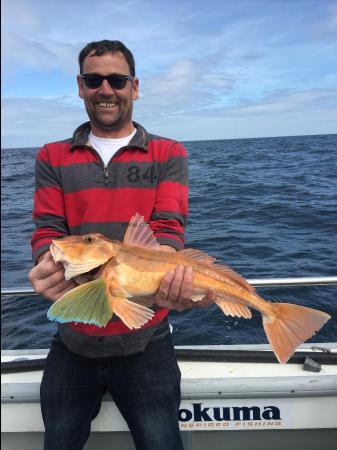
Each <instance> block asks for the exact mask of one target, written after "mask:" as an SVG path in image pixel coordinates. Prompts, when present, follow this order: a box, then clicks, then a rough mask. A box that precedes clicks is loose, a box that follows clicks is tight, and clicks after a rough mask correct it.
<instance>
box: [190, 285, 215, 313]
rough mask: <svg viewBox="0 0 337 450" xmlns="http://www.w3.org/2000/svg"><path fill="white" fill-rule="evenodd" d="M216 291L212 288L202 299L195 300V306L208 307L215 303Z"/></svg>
mask: <svg viewBox="0 0 337 450" xmlns="http://www.w3.org/2000/svg"><path fill="white" fill-rule="evenodd" d="M215 298H216V296H215V293H214V292H213V291H212V290H211V289H210V290H209V291H208V292H207V294H206V295H205V297H203V298H202V299H201V300H199V301H198V302H193V303H194V307H196V308H206V307H207V306H210V305H212V304H213V303H214V301H215Z"/></svg>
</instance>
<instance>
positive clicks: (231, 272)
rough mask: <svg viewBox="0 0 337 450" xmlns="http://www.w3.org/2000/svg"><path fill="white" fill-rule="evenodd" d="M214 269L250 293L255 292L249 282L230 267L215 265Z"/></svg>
mask: <svg viewBox="0 0 337 450" xmlns="http://www.w3.org/2000/svg"><path fill="white" fill-rule="evenodd" d="M213 267H214V268H215V269H217V270H220V271H221V272H222V273H223V274H224V275H226V276H228V277H229V278H231V279H232V280H233V281H234V282H235V283H238V284H239V285H240V286H241V287H242V288H244V289H246V290H247V291H248V292H252V293H254V292H255V289H254V288H253V286H252V285H251V284H249V283H248V281H247V280H246V279H245V278H244V277H243V276H241V275H240V274H238V273H237V272H235V270H233V269H231V268H230V267H228V266H226V265H225V264H213Z"/></svg>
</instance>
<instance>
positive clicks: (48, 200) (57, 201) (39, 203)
mask: <svg viewBox="0 0 337 450" xmlns="http://www.w3.org/2000/svg"><path fill="white" fill-rule="evenodd" d="M46 214H51V215H54V216H55V215H57V216H59V217H64V215H65V211H64V203H63V194H62V190H61V189H60V188H58V187H55V186H47V187H42V188H39V189H38V190H37V191H36V193H35V205H34V218H35V217H39V216H43V215H46Z"/></svg>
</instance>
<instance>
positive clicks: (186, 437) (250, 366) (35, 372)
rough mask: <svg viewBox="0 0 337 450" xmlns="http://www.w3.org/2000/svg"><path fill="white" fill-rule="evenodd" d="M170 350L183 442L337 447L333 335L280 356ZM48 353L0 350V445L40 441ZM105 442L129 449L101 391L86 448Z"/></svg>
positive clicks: (258, 351)
mask: <svg viewBox="0 0 337 450" xmlns="http://www.w3.org/2000/svg"><path fill="white" fill-rule="evenodd" d="M248 281H249V282H250V283H251V284H252V285H255V286H271V285H273V286H276V285H277V286H282V285H283V286H289V285H294V284H296V285H308V284H321V285H322V284H337V277H326V278H324V279H323V278H319V279H318V278H317V279H312V278H311V279H307V278H301V279H298V278H297V279H289V278H288V279H281V280H280V279H279V280H275V279H273V280H248ZM8 292H9V294H8ZM2 293H3V292H2ZM28 293H29V295H31V294H32V292H31V291H28ZM14 294H16V295H27V290H25V289H23V290H20V291H18V290H16V291H15V292H14V291H13V290H10V291H8V290H7V291H6V293H4V295H14ZM175 350H176V354H177V359H178V364H179V367H180V370H181V373H182V382H181V389H182V401H181V405H180V410H179V422H180V428H181V431H182V437H183V442H184V449H185V450H206V449H207V450H208V449H209V450H213V449H217V450H222V449H230V450H236V449H237V450H239V449H240V450H241V449H242V450H243V449H245V450H253V449H256V450H264V449H268V450H269V449H273V450H285V449H287V448H289V449H290V450H335V449H336V448H337V444H336V443H337V342H330V343H324V344H322V343H307V344H303V345H301V346H300V347H299V348H298V349H297V350H296V352H295V354H294V355H293V357H292V358H291V359H290V360H289V362H288V363H287V364H279V363H278V362H277V361H276V358H275V356H274V355H273V353H272V352H271V349H270V346H269V345H231V346H227V345H226V346H223V345H221V346H220V345H212V346H210V345H203V346H176V347H175ZM47 354H48V349H41V350H3V351H2V352H1V362H2V380H1V388H2V389H1V392H2V393H1V406H2V412H1V415H2V420H1V437H2V447H1V448H2V450H13V449H15V450H16V449H25V450H37V449H40V448H43V432H44V427H43V422H42V417H41V412H40V404H39V387H40V382H41V377H42V373H43V367H44V364H45V358H46V355H47ZM111 448H116V449H118V450H134V449H135V447H134V444H133V441H132V438H131V436H130V433H129V431H128V427H127V425H126V423H125V422H124V420H123V418H122V416H121V415H120V413H119V411H118V410H117V408H116V405H115V404H114V402H113V400H112V399H111V397H110V396H109V394H106V395H105V396H104V398H103V402H102V408H101V411H100V413H99V415H98V416H97V418H96V419H95V420H94V421H93V423H92V432H91V435H90V438H89V440H88V442H87V444H86V446H85V450H97V449H100V450H105V449H111ZM60 450H61V449H60ZM153 450H160V449H153ZM172 450H174V449H172Z"/></svg>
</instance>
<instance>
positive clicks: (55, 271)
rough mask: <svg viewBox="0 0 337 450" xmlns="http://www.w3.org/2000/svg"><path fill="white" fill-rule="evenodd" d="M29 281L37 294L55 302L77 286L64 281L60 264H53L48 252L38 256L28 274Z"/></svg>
mask: <svg viewBox="0 0 337 450" xmlns="http://www.w3.org/2000/svg"><path fill="white" fill-rule="evenodd" d="M28 278H29V281H30V282H31V283H32V285H33V288H34V290H35V292H36V293H37V294H41V295H43V296H44V297H46V298H48V299H49V300H52V301H56V300H58V299H59V298H60V297H62V295H63V294H65V293H66V292H67V291H69V290H70V289H73V288H74V287H76V286H77V284H76V283H75V282H74V281H72V280H68V281H66V280H65V279H64V269H63V266H62V264H59V263H55V262H54V260H53V257H52V256H51V253H50V251H48V252H46V253H44V254H43V255H41V256H40V258H39V260H38V263H37V265H36V266H35V267H33V268H32V270H31V271H30V272H29V274H28Z"/></svg>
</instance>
